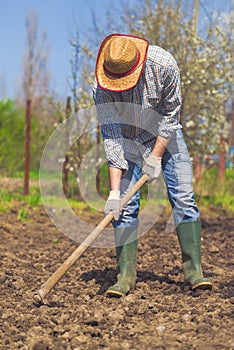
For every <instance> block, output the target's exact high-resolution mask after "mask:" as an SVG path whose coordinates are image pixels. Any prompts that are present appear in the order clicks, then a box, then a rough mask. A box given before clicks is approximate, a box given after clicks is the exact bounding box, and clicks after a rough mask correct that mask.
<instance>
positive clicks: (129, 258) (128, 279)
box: [106, 228, 138, 298]
mask: <svg viewBox="0 0 234 350" xmlns="http://www.w3.org/2000/svg"><path fill="white" fill-rule="evenodd" d="M137 236H138V231H137V229H136V228H134V229H133V228H121V229H115V242H116V256H117V266H118V268H119V274H118V276H117V283H116V284H114V285H113V286H111V287H110V288H109V289H108V290H107V292H106V294H107V296H110V297H116V298H119V297H122V296H124V295H127V294H128V292H129V291H130V290H131V289H134V288H135V285H136V264H137V243H138V239H137Z"/></svg>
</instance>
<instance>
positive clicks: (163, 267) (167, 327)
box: [0, 204, 234, 350]
mask: <svg viewBox="0 0 234 350" xmlns="http://www.w3.org/2000/svg"><path fill="white" fill-rule="evenodd" d="M19 210H20V208H19V204H15V206H13V207H11V209H10V210H9V211H8V212H5V213H3V212H1V213H0V237H1V240H0V262H1V269H0V290H1V292H0V298H1V303H0V313H1V319H0V349H1V350H7V349H22V350H24V349H25V350H26V349H30V350H31V349H32V350H46V349H47V350H50V349H54V350H62V349H66V350H69V349H73V350H75V349H76V350H77V349H81V350H85V349H90V350H92V349H111V350H119V349H123V350H125V349H126V350H130V349H146V350H148V349H149V350H151V349H173V350H174V349H184V350H187V349H197V350H199V349H204V350H211V349H217V350H218V349H220V350H224V349H228V350H231V349H234V322H233V321H234V293H233V291H234V290H233V282H234V276H233V246H234V244H233V239H234V234H233V233H234V217H233V215H224V214H220V216H219V215H216V216H213V217H206V216H205V217H203V216H201V221H202V235H203V240H202V259H203V270H204V274H205V276H207V277H210V278H211V279H212V281H213V283H214V288H213V290H212V291H203V292H192V291H190V290H187V289H185V288H184V287H183V273H182V266H181V255H180V249H179V245H178V241H177V237H176V234H175V232H171V233H166V231H165V226H166V224H165V223H166V220H167V217H166V215H167V214H162V216H161V217H160V219H159V220H158V221H157V223H156V224H155V225H154V227H153V228H152V229H151V230H150V231H149V232H148V233H146V234H145V235H144V236H143V237H141V239H140V241H139V250H138V252H139V253H138V266H137V271H138V277H137V284H136V289H135V290H133V291H131V292H130V293H129V294H128V295H127V296H126V297H124V298H120V299H116V298H108V297H106V295H105V291H106V290H107V289H108V287H109V286H110V285H112V284H113V283H114V282H115V280H116V262H115V250H114V249H113V248H105V249H104V248H88V249H87V250H86V251H85V252H84V254H83V255H82V256H81V257H80V258H79V259H78V260H77V262H76V263H75V264H74V265H73V266H72V267H71V268H70V270H69V271H68V272H67V273H66V274H65V275H64V276H63V278H62V279H61V280H60V281H59V282H58V283H57V285H56V286H55V287H54V288H53V289H52V290H51V292H50V293H49V294H48V295H47V296H46V298H45V300H44V303H43V304H42V305H40V306H37V305H35V304H34V301H33V294H34V292H35V291H36V290H38V289H40V287H41V286H42V285H43V283H45V282H46V281H47V279H48V278H49V277H50V276H51V274H52V273H53V272H54V271H55V270H56V269H57V268H58V267H59V266H60V265H61V264H62V263H63V262H64V260H65V259H66V258H67V257H68V256H70V254H71V253H72V252H73V251H74V250H75V249H76V248H77V246H78V243H75V242H74V241H72V240H70V239H69V238H67V237H65V236H64V235H63V234H62V233H61V232H59V231H58V229H57V228H56V227H55V226H54V225H53V223H52V222H51V220H50V218H49V217H48V216H47V214H46V212H45V210H44V208H43V207H40V208H37V209H28V219H27V220H23V217H21V216H19ZM83 217H84V218H85V219H87V220H88V221H89V222H92V223H93V224H95V223H97V222H99V221H100V220H101V219H102V216H101V214H100V215H99V217H98V215H96V214H95V213H90V212H87V213H85V212H84V213H83Z"/></svg>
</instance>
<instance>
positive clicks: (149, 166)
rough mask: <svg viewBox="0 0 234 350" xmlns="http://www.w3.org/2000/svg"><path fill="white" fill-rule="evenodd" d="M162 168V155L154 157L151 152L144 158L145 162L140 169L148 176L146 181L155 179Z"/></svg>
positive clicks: (149, 181)
mask: <svg viewBox="0 0 234 350" xmlns="http://www.w3.org/2000/svg"><path fill="white" fill-rule="evenodd" d="M161 170H162V157H155V156H153V155H152V154H150V156H149V157H148V158H147V159H146V163H145V165H144V167H143V169H142V173H143V174H147V175H148V176H149V178H148V181H147V182H148V183H151V182H152V181H153V180H155V179H157V178H158V177H159V175H160V173H161Z"/></svg>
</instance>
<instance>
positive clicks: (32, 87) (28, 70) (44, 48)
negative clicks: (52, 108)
mask: <svg viewBox="0 0 234 350" xmlns="http://www.w3.org/2000/svg"><path fill="white" fill-rule="evenodd" d="M25 25H26V48H25V52H24V56H23V69H22V72H23V73H22V78H21V81H22V89H20V100H21V101H23V104H24V103H25V101H26V100H31V101H32V103H33V106H34V108H36V107H39V106H41V103H42V101H43V99H44V98H45V96H46V93H47V91H48V83H49V77H50V74H49V70H48V53H49V48H48V43H47V34H46V32H43V33H42V34H41V35H40V36H39V34H38V32H39V17H38V14H37V13H36V12H28V13H27V14H26V20H25Z"/></svg>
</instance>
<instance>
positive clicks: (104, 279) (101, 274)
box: [80, 268, 183, 295]
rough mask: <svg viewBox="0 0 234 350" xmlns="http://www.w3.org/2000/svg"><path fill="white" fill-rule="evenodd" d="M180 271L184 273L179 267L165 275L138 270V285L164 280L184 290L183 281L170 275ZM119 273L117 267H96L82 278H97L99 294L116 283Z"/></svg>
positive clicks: (85, 279)
mask: <svg viewBox="0 0 234 350" xmlns="http://www.w3.org/2000/svg"><path fill="white" fill-rule="evenodd" d="M180 273H181V274H182V271H179V270H178V269H177V268H174V269H173V270H172V271H170V272H168V273H165V275H163V276H159V275H157V274H155V273H153V272H149V271H147V270H137V281H136V287H137V283H140V282H144V283H147V281H150V282H159V283H160V284H161V283H163V282H164V283H166V284H168V286H169V287H170V286H173V285H174V286H175V287H179V288H180V289H181V290H183V282H177V281H175V280H173V279H172V278H171V277H170V275H177V274H180ZM117 274H118V271H116V270H115V269H113V268H105V269H104V270H101V269H96V270H92V271H89V272H84V273H82V275H81V276H80V278H81V279H83V281H85V282H89V281H91V280H93V279H95V281H96V283H97V284H98V285H99V286H100V288H99V290H98V292H97V294H98V295H103V294H105V292H106V291H107V289H108V288H109V287H110V286H112V285H113V284H115V283H116V281H117ZM168 293H169V294H170V293H171V294H174V291H173V288H172V289H170V288H169V290H168Z"/></svg>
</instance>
